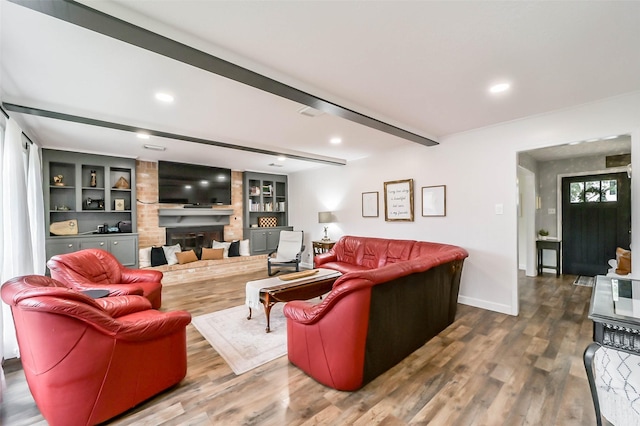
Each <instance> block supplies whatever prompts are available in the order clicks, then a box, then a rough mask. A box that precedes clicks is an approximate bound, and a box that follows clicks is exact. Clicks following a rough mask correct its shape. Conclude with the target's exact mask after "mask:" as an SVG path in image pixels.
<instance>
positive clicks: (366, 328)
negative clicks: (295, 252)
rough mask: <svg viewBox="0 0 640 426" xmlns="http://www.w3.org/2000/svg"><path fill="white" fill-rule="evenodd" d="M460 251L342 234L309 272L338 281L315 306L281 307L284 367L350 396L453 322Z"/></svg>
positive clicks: (302, 303)
mask: <svg viewBox="0 0 640 426" xmlns="http://www.w3.org/2000/svg"><path fill="white" fill-rule="evenodd" d="M467 257H468V253H467V251H466V250H465V249H463V248H460V247H456V246H452V245H447V244H438V243H430V242H418V241H409V240H389V239H382V238H367V237H354V236H345V237H343V238H341V239H340V241H338V242H337V243H336V244H335V246H334V247H333V248H332V249H331V250H330V251H329V252H327V253H324V254H321V255H318V256H316V257H315V265H316V267H322V268H329V269H336V270H338V271H340V272H342V273H343V275H342V276H341V277H340V278H339V279H338V280H336V282H335V283H334V285H333V289H332V290H331V292H330V293H329V294H328V295H327V296H326V297H325V298H324V300H323V301H322V302H321V303H320V304H317V305H312V304H310V303H308V302H305V301H294V302H289V303H287V304H286V305H285V307H284V314H285V316H286V317H287V345H288V356H289V361H290V362H291V363H293V364H294V365H296V366H297V367H299V368H300V369H302V370H303V371H304V372H306V373H307V374H308V375H310V376H311V377H313V378H314V379H315V380H317V381H318V382H320V383H322V384H324V385H326V386H329V387H332V388H334V389H338V390H345V391H351V390H356V389H358V388H360V387H362V386H364V385H365V384H366V383H368V382H370V381H371V380H373V379H374V378H376V377H377V376H379V375H380V374H382V373H383V372H385V371H387V370H388V369H389V368H391V367H393V366H394V365H396V364H397V363H399V362H400V361H401V360H402V359H404V358H405V357H406V356H407V355H409V354H410V353H411V352H413V351H415V350H416V349H418V348H419V347H421V346H422V345H424V344H425V343H426V342H427V341H428V340H429V339H431V338H432V337H434V336H435V335H437V334H438V333H440V332H441V331H442V330H444V329H445V328H446V327H447V326H449V325H450V324H451V323H452V322H453V321H454V319H455V315H456V308H457V300H458V290H459V286H460V277H461V274H462V265H463V262H464V259H466V258H467Z"/></svg>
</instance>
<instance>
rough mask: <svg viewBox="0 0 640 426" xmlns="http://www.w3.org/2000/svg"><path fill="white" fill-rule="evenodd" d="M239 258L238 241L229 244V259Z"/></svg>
mask: <svg viewBox="0 0 640 426" xmlns="http://www.w3.org/2000/svg"><path fill="white" fill-rule="evenodd" d="M238 256H240V241H233V242H232V243H231V244H229V257H238Z"/></svg>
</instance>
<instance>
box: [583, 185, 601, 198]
mask: <svg viewBox="0 0 640 426" xmlns="http://www.w3.org/2000/svg"><path fill="white" fill-rule="evenodd" d="M584 199H585V201H586V202H588V203H597V202H599V201H600V181H599V180H598V181H593V182H586V183H585V191H584Z"/></svg>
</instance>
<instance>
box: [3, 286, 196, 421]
mask: <svg viewBox="0 0 640 426" xmlns="http://www.w3.org/2000/svg"><path fill="white" fill-rule="evenodd" d="M1 294H2V300H3V301H4V302H5V303H7V304H8V305H10V306H11V312H12V314H13V319H14V322H15V327H16V333H17V337H18V346H19V348H20V353H21V357H22V366H23V368H24V372H25V376H26V378H27V383H28V385H29V389H30V390H31V393H32V395H33V398H34V400H35V402H36V404H37V405H38V408H39V409H40V411H41V413H42V415H43V416H44V418H45V419H46V420H47V422H48V423H49V424H50V425H52V426H56V425H64V426H73V425H93V424H96V423H101V422H104V421H105V420H107V419H110V418H111V417H114V416H116V415H118V414H120V413H122V412H124V411H126V410H128V409H130V408H131V407H134V406H135V405H137V404H139V403H140V402H142V401H144V400H146V399H148V398H150V397H151V396H153V395H155V394H157V393H159V392H161V391H163V390H165V389H167V388H169V387H171V386H173V385H175V384H176V383H178V382H180V381H181V380H182V379H183V378H184V376H185V375H186V371H187V353H186V326H187V325H188V324H189V323H190V322H191V315H190V314H189V313H188V312H185V311H174V312H159V311H156V310H153V309H147V310H142V311H137V312H133V313H129V314H125V315H122V316H119V317H117V318H116V317H113V316H112V315H110V314H109V313H108V312H107V311H106V310H105V309H103V307H102V306H101V305H100V304H99V302H98V301H97V300H93V299H91V298H89V297H87V296H85V295H84V294H82V293H80V292H77V291H75V290H73V289H69V288H66V287H64V286H63V285H62V284H61V283H57V282H56V281H55V280H53V279H51V278H48V277H43V276H39V275H28V276H23V277H17V278H13V279H11V280H9V281H7V282H6V283H4V285H3V286H2V290H1ZM108 299H113V300H117V299H119V300H123V299H131V300H136V299H142V298H141V297H140V296H126V297H124V298H119V297H115V298H107V300H108ZM113 300H111V301H110V302H105V303H112V302H113ZM144 302H145V304H146V303H147V302H146V301H144ZM147 306H148V305H147Z"/></svg>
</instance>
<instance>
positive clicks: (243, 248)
mask: <svg viewBox="0 0 640 426" xmlns="http://www.w3.org/2000/svg"><path fill="white" fill-rule="evenodd" d="M250 255H251V251H250V250H249V240H242V241H240V256H250Z"/></svg>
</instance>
